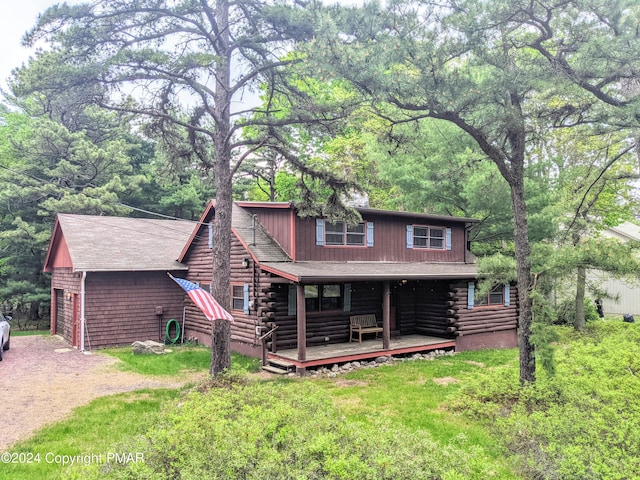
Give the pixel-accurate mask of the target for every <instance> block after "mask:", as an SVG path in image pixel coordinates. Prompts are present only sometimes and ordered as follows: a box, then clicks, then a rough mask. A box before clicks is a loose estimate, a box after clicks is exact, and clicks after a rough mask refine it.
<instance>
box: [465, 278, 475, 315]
mask: <svg viewBox="0 0 640 480" xmlns="http://www.w3.org/2000/svg"><path fill="white" fill-rule="evenodd" d="M475 295H476V284H475V282H469V284H468V286H467V308H468V309H469V310H471V309H472V308H473V307H474V306H475Z"/></svg>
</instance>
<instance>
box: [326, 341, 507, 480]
mask: <svg viewBox="0 0 640 480" xmlns="http://www.w3.org/2000/svg"><path fill="white" fill-rule="evenodd" d="M517 362H518V354H517V350H483V351H479V352H464V353H460V354H457V355H455V356H444V357H437V358H436V359H435V360H433V361H406V362H402V363H400V364H396V365H393V366H383V367H378V368H376V369H365V370H358V371H356V372H353V373H350V374H348V375H346V376H345V377H344V378H343V379H340V380H339V381H329V380H321V381H319V382H318V383H320V384H321V385H323V387H324V388H325V389H326V390H327V391H328V392H329V393H330V395H331V396H332V397H333V398H334V400H335V402H336V404H337V405H338V406H339V407H340V408H341V410H342V411H343V412H344V413H345V414H346V415H347V417H348V418H349V419H350V420H353V421H363V422H367V421H368V419H370V418H374V417H377V418H378V419H380V418H384V419H386V420H388V421H390V422H392V423H393V424H401V425H403V426H404V427H406V428H408V429H411V430H414V431H417V430H424V431H428V432H429V433H430V434H431V435H432V437H433V438H434V439H435V440H437V441H438V442H440V443H441V444H443V445H446V444H451V443H455V442H456V441H457V440H458V439H460V438H464V439H465V443H466V444H467V445H469V446H471V447H477V448H480V449H481V450H482V451H483V452H484V454H485V455H486V456H487V457H489V458H491V459H492V462H493V463H494V464H495V466H496V470H497V475H498V477H497V478H513V477H511V475H510V473H509V467H508V466H507V465H505V464H504V462H503V456H504V450H503V449H502V447H501V446H500V443H499V441H498V439H496V438H495V437H493V436H491V434H490V433H489V431H488V430H487V428H486V427H485V426H483V425H481V424H480V423H479V422H477V421H473V420H471V419H469V418H467V417H465V416H464V415H458V414H455V413H453V412H452V411H450V410H448V406H449V404H450V403H451V402H453V401H454V399H456V398H457V397H458V396H459V395H460V394H461V389H462V388H463V386H464V385H465V382H466V379H468V378H470V377H472V376H474V375H478V374H482V375H484V374H486V372H487V371H489V370H491V369H492V368H494V367H497V366H509V365H510V366H512V367H513V368H517Z"/></svg>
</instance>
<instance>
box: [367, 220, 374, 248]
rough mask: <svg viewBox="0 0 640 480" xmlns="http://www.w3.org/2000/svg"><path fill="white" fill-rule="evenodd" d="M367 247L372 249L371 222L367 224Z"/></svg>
mask: <svg viewBox="0 0 640 480" xmlns="http://www.w3.org/2000/svg"><path fill="white" fill-rule="evenodd" d="M367 247H373V222H367Z"/></svg>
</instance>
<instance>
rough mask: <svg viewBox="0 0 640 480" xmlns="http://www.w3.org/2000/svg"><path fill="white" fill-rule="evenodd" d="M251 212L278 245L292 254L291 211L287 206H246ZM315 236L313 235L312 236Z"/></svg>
mask: <svg viewBox="0 0 640 480" xmlns="http://www.w3.org/2000/svg"><path fill="white" fill-rule="evenodd" d="M247 210H249V211H250V212H251V213H252V214H254V215H257V219H258V222H260V224H261V225H262V226H263V227H264V229H265V230H266V231H267V233H269V235H271V237H272V238H273V239H274V240H275V241H276V242H278V244H279V245H280V247H282V249H283V250H284V251H285V252H286V253H287V254H288V255H289V256H293V253H294V252H293V251H292V243H291V239H292V233H291V216H292V215H293V213H292V211H291V210H290V209H288V208H286V209H285V208H278V209H270V208H247ZM314 238H315V237H314Z"/></svg>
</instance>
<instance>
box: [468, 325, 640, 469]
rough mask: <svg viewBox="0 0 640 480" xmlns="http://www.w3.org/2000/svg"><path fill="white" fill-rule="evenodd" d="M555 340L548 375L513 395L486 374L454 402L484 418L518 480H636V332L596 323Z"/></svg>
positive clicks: (639, 346)
mask: <svg viewBox="0 0 640 480" xmlns="http://www.w3.org/2000/svg"><path fill="white" fill-rule="evenodd" d="M563 337H564V338H565V339H566V343H564V344H563V345H562V346H561V347H560V348H558V349H557V350H556V360H557V361H556V369H557V372H556V375H555V376H553V377H551V376H546V375H544V372H540V371H539V374H538V379H537V381H536V383H535V385H530V386H527V387H524V388H520V389H518V391H517V392H514V388H513V384H512V383H511V382H507V381H499V378H501V377H504V375H502V376H500V377H498V376H496V375H495V372H487V375H484V376H482V375H480V376H479V377H478V378H477V379H475V380H473V381H470V382H469V384H468V386H467V388H466V389H465V391H464V393H465V394H466V395H467V396H466V397H465V398H464V399H463V400H461V403H462V404H463V405H464V406H465V407H466V408H467V409H470V410H471V411H473V412H474V413H475V415H476V417H478V416H480V415H483V414H484V415H485V420H486V421H487V423H488V424H490V425H492V426H493V427H494V428H495V432H496V435H499V436H500V438H502V439H503V442H504V444H505V446H506V447H507V448H509V450H510V451H511V452H512V453H513V454H514V455H515V456H516V458H517V459H518V463H519V465H520V470H521V472H522V474H523V476H524V477H525V478H539V479H563V480H572V479H576V480H578V479H580V480H582V479H586V478H588V479H611V480H615V479H621V480H622V479H627V478H640V397H639V396H638V389H639V388H640V326H639V325H636V324H624V323H622V322H596V323H592V324H590V325H588V326H587V328H586V329H585V331H584V332H583V333H577V332H575V331H573V330H571V337H569V336H568V334H567V333H566V332H565V335H564V336H563ZM488 406H490V407H491V408H488Z"/></svg>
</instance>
